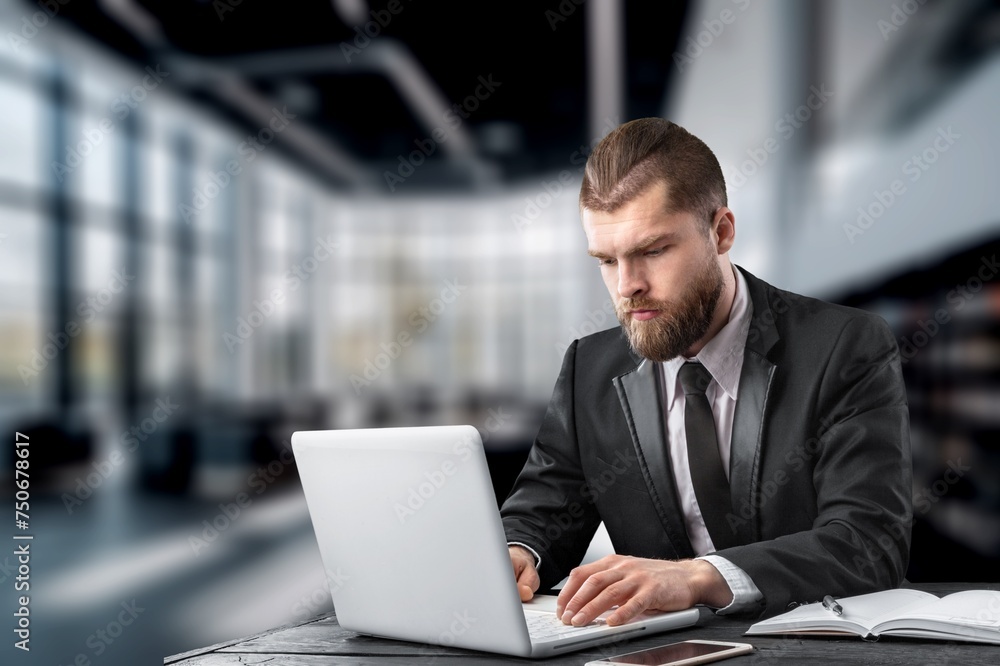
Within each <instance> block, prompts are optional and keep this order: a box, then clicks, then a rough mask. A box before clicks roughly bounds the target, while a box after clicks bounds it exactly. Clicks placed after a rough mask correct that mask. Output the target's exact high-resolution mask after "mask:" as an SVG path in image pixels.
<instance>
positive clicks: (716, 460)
mask: <svg viewBox="0 0 1000 666" xmlns="http://www.w3.org/2000/svg"><path fill="white" fill-rule="evenodd" d="M679 376H680V380H681V387H683V389H684V432H685V435H686V436H687V450H688V464H689V465H690V467H691V482H692V483H693V484H694V494H695V497H696V498H698V508H699V509H701V515H702V517H703V518H704V519H705V527H707V528H708V534H709V536H711V537H712V543H713V544H715V549H716V550H722V549H723V548H728V547H730V546H735V545H737V544H736V534H735V533H734V532H733V529H732V528H731V527H730V526H729V524H728V523H727V521H726V514H728V513H731V512H732V500H731V499H730V495H729V481H728V480H727V479H726V473H725V471H724V470H723V469H722V458H721V457H720V456H719V439H718V437H717V435H716V432H715V419H714V418H713V416H712V406H711V405H710V404H708V398H707V397H705V389H706V388H708V383H709V382H710V381H712V375H711V373H709V371H708V370H707V369H706V368H705V366H703V365H702V364H701V363H690V362H689V363H685V364H684V365H682V366H681V370H680V373H679Z"/></svg>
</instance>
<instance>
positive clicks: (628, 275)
mask: <svg viewBox="0 0 1000 666" xmlns="http://www.w3.org/2000/svg"><path fill="white" fill-rule="evenodd" d="M648 288H649V285H648V284H647V283H646V277H645V274H644V273H643V271H642V270H640V269H638V268H636V266H634V265H633V264H632V262H629V261H619V262H618V295H619V296H621V297H622V298H636V297H637V296H642V295H643V294H645V293H646V290H647V289H648Z"/></svg>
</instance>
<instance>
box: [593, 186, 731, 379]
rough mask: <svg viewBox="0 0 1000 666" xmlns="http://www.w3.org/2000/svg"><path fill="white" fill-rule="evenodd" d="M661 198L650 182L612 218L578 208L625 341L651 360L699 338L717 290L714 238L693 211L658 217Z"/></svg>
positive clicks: (662, 192) (662, 191)
mask: <svg viewBox="0 0 1000 666" xmlns="http://www.w3.org/2000/svg"><path fill="white" fill-rule="evenodd" d="M668 196H669V195H668V187H667V185H666V184H665V183H662V182H661V183H654V184H653V185H651V186H650V187H648V188H647V189H646V190H644V191H643V192H642V194H640V195H639V196H638V197H636V198H635V199H634V200H632V201H631V202H629V203H627V204H625V205H624V206H622V207H621V208H619V209H618V210H616V211H614V212H613V213H604V212H598V211H590V210H586V209H585V210H584V211H583V226H584V231H585V232H586V234H587V244H588V250H589V252H590V254H591V256H594V257H596V258H597V259H598V261H599V263H600V267H601V276H602V277H603V278H604V284H605V286H607V288H608V292H609V293H610V294H611V298H612V300H613V301H614V303H615V310H616V312H617V313H618V319H619V321H621V324H622V328H623V329H624V330H625V333H626V334H627V336H628V340H629V343H630V344H631V345H632V348H633V349H634V350H635V351H636V353H638V354H639V355H641V356H643V357H645V358H648V359H650V360H652V361H657V362H660V361H667V360H670V359H672V358H674V357H676V356H678V355H680V354H683V353H684V352H685V351H686V350H688V349H690V348H691V347H692V345H694V344H695V343H696V342H698V341H699V340H701V339H702V337H704V336H705V334H706V332H707V331H708V329H709V328H710V326H711V324H712V319H713V316H714V315H715V310H716V306H717V305H718V303H719V298H720V296H721V294H722V289H723V277H722V270H721V268H720V267H719V252H718V251H717V249H716V245H715V243H714V241H713V238H714V237H713V236H712V235H711V234H706V231H705V227H704V222H702V221H701V220H698V219H697V218H695V216H694V215H693V214H691V213H686V212H683V213H667V212H665V211H666V210H667V201H668V199H667V197H668Z"/></svg>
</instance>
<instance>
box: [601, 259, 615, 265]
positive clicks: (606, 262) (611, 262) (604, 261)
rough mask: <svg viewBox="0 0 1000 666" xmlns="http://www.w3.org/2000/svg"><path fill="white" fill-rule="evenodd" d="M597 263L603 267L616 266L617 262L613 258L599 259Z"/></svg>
mask: <svg viewBox="0 0 1000 666" xmlns="http://www.w3.org/2000/svg"><path fill="white" fill-rule="evenodd" d="M597 263H598V264H599V265H601V266H614V265H615V260H614V259H611V258H605V259H598V260H597Z"/></svg>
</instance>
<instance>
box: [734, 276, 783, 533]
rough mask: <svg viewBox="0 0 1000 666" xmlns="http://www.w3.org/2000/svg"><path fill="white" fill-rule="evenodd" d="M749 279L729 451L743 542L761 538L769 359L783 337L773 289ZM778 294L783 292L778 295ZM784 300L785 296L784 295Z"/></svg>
mask: <svg viewBox="0 0 1000 666" xmlns="http://www.w3.org/2000/svg"><path fill="white" fill-rule="evenodd" d="M737 268H738V269H739V270H740V271H742V272H743V275H744V277H745V278H746V281H747V287H748V291H749V292H750V301H751V302H752V303H753V314H752V315H751V320H750V332H749V334H748V335H747V343H746V348H745V349H744V352H743V368H742V370H741V371H740V385H739V391H738V393H737V397H736V412H735V414H734V415H733V436H732V440H731V445H730V453H729V488H730V491H731V494H732V502H733V514H734V516H737V517H738V518H739V519H738V520H734V521H733V522H734V526H735V527H736V531H737V538H738V540H739V543H751V542H754V541H758V540H760V531H759V521H758V520H757V519H756V515H755V514H756V512H755V509H754V507H756V506H757V502H756V496H757V494H758V493H759V490H760V489H759V481H760V450H761V444H762V442H761V436H762V433H763V427H762V426H763V422H764V412H765V410H766V409H767V397H768V393H769V392H770V390H771V380H772V379H773V377H774V370H775V367H776V366H775V365H774V363H772V362H771V361H770V360H768V358H767V353H768V352H769V351H770V349H771V347H773V346H774V344H775V343H776V342H777V341H778V340H779V336H778V331H777V329H776V327H775V325H774V322H775V318H774V317H775V315H774V312H773V310H772V308H771V300H772V298H770V297H769V296H770V295H769V292H770V291H771V290H770V289H769V288H768V285H766V284H765V283H764V282H762V281H760V280H758V279H757V278H756V277H754V276H753V275H751V274H750V273H748V272H747V271H745V270H743V269H742V268H740V267H739V266H737ZM774 296H775V297H777V294H774ZM778 300H780V299H778ZM775 302H777V301H775Z"/></svg>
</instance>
